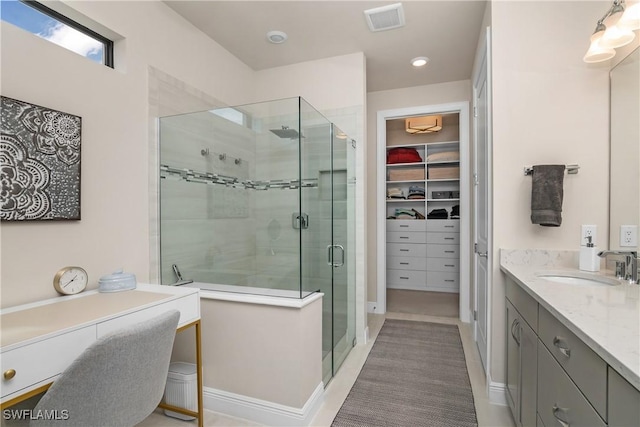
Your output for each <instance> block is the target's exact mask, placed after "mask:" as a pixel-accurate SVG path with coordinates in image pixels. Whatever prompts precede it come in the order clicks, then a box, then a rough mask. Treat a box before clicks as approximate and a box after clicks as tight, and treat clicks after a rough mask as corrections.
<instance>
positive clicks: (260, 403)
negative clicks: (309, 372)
mask: <svg viewBox="0 0 640 427" xmlns="http://www.w3.org/2000/svg"><path fill="white" fill-rule="evenodd" d="M203 397H204V407H205V409H208V410H210V411H214V412H219V413H221V414H225V415H230V416H232V417H237V418H244V419H245V420H249V421H254V422H256V423H259V424H263V425H266V426H283V427H300V426H308V425H310V424H311V420H313V417H314V416H315V415H316V413H317V412H318V409H320V405H322V402H323V401H324V384H323V383H322V382H321V383H320V384H318V386H317V387H316V389H315V390H314V391H313V393H312V394H311V396H310V397H309V399H308V400H307V402H306V403H305V404H304V406H303V407H302V408H294V407H292V406H286V405H281V404H279V403H274V402H269V401H266V400H261V399H255V398H253V397H249V396H244V395H240V394H235V393H230V392H228V391H224V390H217V389H215V388H211V387H203Z"/></svg>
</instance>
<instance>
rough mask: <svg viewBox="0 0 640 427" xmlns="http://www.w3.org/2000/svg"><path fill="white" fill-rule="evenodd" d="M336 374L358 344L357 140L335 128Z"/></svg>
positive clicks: (332, 260)
mask: <svg viewBox="0 0 640 427" xmlns="http://www.w3.org/2000/svg"><path fill="white" fill-rule="evenodd" d="M331 178H332V179H331V181H332V186H331V187H332V198H331V200H332V212H331V219H332V225H333V226H332V236H331V237H332V245H331V250H330V251H329V255H328V258H329V259H328V263H329V264H330V266H331V268H332V296H333V298H332V301H333V310H332V311H333V325H332V331H331V333H332V345H333V357H332V374H333V375H335V373H336V372H337V371H338V369H339V368H340V366H341V365H342V363H343V362H344V360H345V358H346V357H347V355H348V354H349V351H351V348H352V347H353V345H354V343H355V215H354V213H355V209H354V206H355V141H353V140H352V139H349V138H348V137H347V135H346V134H345V133H344V132H342V131H341V130H340V129H338V128H337V127H336V126H335V125H332V144H331Z"/></svg>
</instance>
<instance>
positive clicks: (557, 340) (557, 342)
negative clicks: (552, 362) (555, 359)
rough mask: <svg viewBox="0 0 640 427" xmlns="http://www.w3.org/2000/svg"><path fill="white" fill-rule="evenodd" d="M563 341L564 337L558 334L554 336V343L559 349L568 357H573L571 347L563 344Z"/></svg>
mask: <svg viewBox="0 0 640 427" xmlns="http://www.w3.org/2000/svg"><path fill="white" fill-rule="evenodd" d="M562 341H563V340H562V338H561V337H559V336H557V335H556V336H555V337H554V338H553V345H555V346H556V347H558V350H560V353H562V354H564V355H565V356H566V357H567V358H569V357H571V349H570V348H569V347H566V346H563V345H562Z"/></svg>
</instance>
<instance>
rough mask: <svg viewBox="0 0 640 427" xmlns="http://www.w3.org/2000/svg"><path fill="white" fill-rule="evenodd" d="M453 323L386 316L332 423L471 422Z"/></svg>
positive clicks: (339, 426)
mask: <svg viewBox="0 0 640 427" xmlns="http://www.w3.org/2000/svg"><path fill="white" fill-rule="evenodd" d="M477 425H478V421H477V419H476V410H475V405H474V403H473V394H472V392H471V383H470V381H469V374H468V372H467V366H466V363H465V359H464V352H463V350H462V341H461V340H460V333H459V331H458V327H457V326H456V325H443V324H437V323H426V322H413V321H407V320H391V319H387V320H385V322H384V325H383V326H382V329H381V330H380V333H379V334H378V338H377V339H376V342H375V343H374V345H373V348H372V349H371V352H370V353H369V356H368V357H367V361H366V362H365V364H364V366H363V367H362V371H360V374H359V375H358V378H357V379H356V382H355V384H354V385H353V387H352V388H351V391H350V392H349V395H348V396H347V399H346V400H345V402H344V404H343V405H342V407H341V408H340V411H338V414H337V415H336V418H335V419H334V420H333V423H332V426H334V427H371V426H398V427H407V426H411V427H417V426H429V427H432V426H447V427H455V426H477Z"/></svg>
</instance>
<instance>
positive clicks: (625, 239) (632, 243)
mask: <svg viewBox="0 0 640 427" xmlns="http://www.w3.org/2000/svg"><path fill="white" fill-rule="evenodd" d="M636 246H638V226H637V225H621V226H620V247H636Z"/></svg>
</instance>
